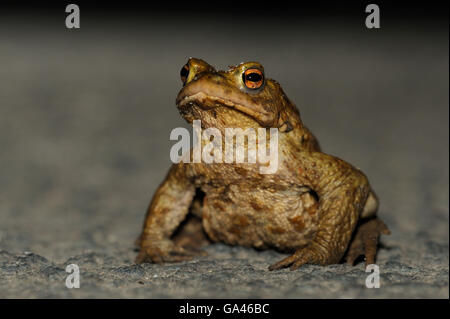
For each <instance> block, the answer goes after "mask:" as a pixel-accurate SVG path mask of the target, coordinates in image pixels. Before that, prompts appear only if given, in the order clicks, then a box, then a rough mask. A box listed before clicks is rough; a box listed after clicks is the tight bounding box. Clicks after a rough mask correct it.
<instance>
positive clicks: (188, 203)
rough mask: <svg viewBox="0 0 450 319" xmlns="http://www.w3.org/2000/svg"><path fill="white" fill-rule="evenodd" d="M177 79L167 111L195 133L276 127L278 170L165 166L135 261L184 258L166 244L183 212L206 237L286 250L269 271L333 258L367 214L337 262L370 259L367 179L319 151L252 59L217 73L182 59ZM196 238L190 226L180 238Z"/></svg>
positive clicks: (374, 226) (380, 229)
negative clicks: (197, 127)
mask: <svg viewBox="0 0 450 319" xmlns="http://www.w3.org/2000/svg"><path fill="white" fill-rule="evenodd" d="M181 76H182V80H183V82H184V87H183V89H182V90H181V91H180V93H179V95H178V97H177V105H178V108H179V110H180V113H181V114H182V116H183V117H184V118H185V119H186V120H187V121H188V122H192V121H193V120H201V123H202V128H203V129H207V128H217V129H219V130H220V132H222V134H223V135H224V131H225V128H241V129H243V130H245V129H248V128H251V129H258V128H278V132H279V134H278V167H277V168H278V169H277V170H276V172H275V173H271V174H261V171H260V170H259V168H260V166H261V165H264V164H262V163H260V162H259V161H257V162H256V163H213V164H207V163H203V162H202V163H184V162H180V163H178V164H174V165H173V166H172V168H171V170H170V171H169V174H168V176H167V177H166V180H165V181H164V182H163V183H162V184H161V186H160V187H159V189H158V190H157V192H156V194H155V196H154V198H153V200H152V203H151V204H150V207H149V210H148V213H147V218H146V222H145V224H144V230H143V232H142V235H141V237H140V241H139V244H140V246H141V251H140V254H139V255H138V258H137V261H138V262H144V261H153V262H165V261H167V262H170V261H181V260H185V259H188V258H191V256H192V255H193V254H194V252H193V251H192V250H189V249H188V248H187V246H188V245H183V243H187V242H190V241H189V240H186V239H185V240H181V241H178V240H177V241H176V242H174V241H173V240H172V239H173V235H174V233H175V231H176V230H177V229H178V228H179V226H180V224H181V223H182V222H183V220H185V219H186V216H187V214H188V212H189V211H191V212H192V213H193V214H196V215H197V216H199V217H200V218H201V220H202V228H203V230H204V231H205V232H206V234H207V235H208V237H209V238H210V239H211V240H213V241H222V242H225V243H228V244H232V245H244V246H253V247H256V248H276V249H278V250H281V251H287V252H293V255H291V256H290V257H287V258H285V259H283V260H282V261H280V262H279V263H277V264H275V265H273V266H271V269H278V268H282V267H286V266H289V265H291V268H292V269H295V268H297V267H299V266H301V265H302V264H305V263H317V264H330V263H336V262H339V260H340V259H341V258H342V256H343V255H344V253H345V251H346V250H347V247H348V245H349V242H350V240H351V237H352V234H353V233H354V230H355V228H356V227H357V224H358V220H360V219H361V218H366V217H372V219H371V220H369V222H366V223H365V224H362V225H360V226H359V228H358V231H357V232H356V234H355V236H354V237H355V238H354V239H353V241H352V244H351V245H350V249H349V252H348V258H347V259H348V260H349V262H351V263H353V261H354V260H355V259H356V258H357V257H358V256H359V255H361V254H365V255H366V257H367V261H368V262H370V263H372V262H373V259H374V257H375V252H376V244H377V239H378V236H379V234H380V233H387V232H388V230H387V228H386V227H385V226H384V224H383V223H382V222H381V221H380V220H379V219H377V218H374V214H375V211H376V209H377V206H378V201H377V199H376V197H375V195H374V194H373V192H372V191H371V188H370V186H369V183H368V181H367V178H366V177H365V175H364V174H363V173H362V172H361V171H359V170H358V169H356V168H354V167H353V166H351V165H350V164H348V163H346V162H344V161H342V160H340V159H338V158H336V157H332V156H329V155H326V154H324V153H322V152H321V151H320V148H319V145H318V143H317V141H316V139H315V138H314V136H313V135H312V134H311V133H310V131H309V130H308V129H307V128H306V127H305V126H304V125H303V123H302V121H301V119H300V115H299V113H298V111H297V109H296V107H295V106H294V105H293V104H292V103H291V102H290V100H289V99H288V98H287V97H286V95H285V94H284V92H283V91H282V89H281V87H280V85H279V84H278V83H277V82H276V81H273V80H270V79H265V78H264V70H263V68H262V66H261V65H260V64H259V63H256V62H249V63H242V64H240V65H238V66H236V67H232V68H230V69H229V70H228V71H225V72H224V71H216V70H215V69H214V68H213V67H211V66H210V65H209V64H207V63H206V62H204V61H202V60H199V59H190V60H189V62H188V64H186V66H185V67H184V68H183V69H182V72H181ZM207 142H209V141H205V140H203V141H202V143H204V144H205V143H207ZM266 142H267V143H269V140H267V141H266ZM246 147H247V144H246ZM199 192H200V193H201V194H202V196H201V197H199V196H198V194H199ZM196 194H197V196H196ZM185 228H186V229H188V228H189V226H188V225H185ZM192 230H193V231H192ZM201 232H202V230H201V229H200V228H195V227H191V232H190V233H189V232H186V234H185V235H184V236H185V237H186V236H187V237H189V236H191V237H195V236H197V235H198V234H199V233H201Z"/></svg>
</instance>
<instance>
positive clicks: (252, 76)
mask: <svg viewBox="0 0 450 319" xmlns="http://www.w3.org/2000/svg"><path fill="white" fill-rule="evenodd" d="M242 81H244V84H245V86H246V87H248V88H249V89H259V88H260V87H261V86H262V85H263V83H264V75H263V73H262V72H261V71H260V70H258V69H248V70H245V72H244V73H243V74H242Z"/></svg>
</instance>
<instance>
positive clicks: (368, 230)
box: [346, 217, 391, 265]
mask: <svg viewBox="0 0 450 319" xmlns="http://www.w3.org/2000/svg"><path fill="white" fill-rule="evenodd" d="M390 233H391V232H390V231H389V229H388V228H387V226H386V224H385V223H383V221H382V220H381V219H379V218H376V217H375V218H372V219H369V220H368V221H364V222H363V223H362V224H360V225H359V226H358V227H357V228H356V233H355V236H354V238H353V240H352V241H351V242H350V246H349V248H348V252H347V256H346V261H347V264H349V265H353V264H354V263H355V261H356V260H357V259H358V257H359V256H362V255H364V256H365V259H366V265H370V264H374V263H375V256H376V254H377V247H378V239H379V237H380V235H381V234H384V235H389V234H390Z"/></svg>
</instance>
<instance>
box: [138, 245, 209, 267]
mask: <svg viewBox="0 0 450 319" xmlns="http://www.w3.org/2000/svg"><path fill="white" fill-rule="evenodd" d="M204 254H205V253H204V252H203V251H201V250H189V249H186V248H183V247H181V246H177V245H175V244H174V243H173V242H172V241H170V240H164V241H159V242H152V244H151V245H145V243H144V244H143V245H142V247H141V250H140V252H139V254H138V256H137V257H136V263H137V264H141V263H146V262H153V263H157V264H162V263H165V262H168V263H170V262H181V261H188V260H191V259H193V258H194V257H196V256H199V255H204Z"/></svg>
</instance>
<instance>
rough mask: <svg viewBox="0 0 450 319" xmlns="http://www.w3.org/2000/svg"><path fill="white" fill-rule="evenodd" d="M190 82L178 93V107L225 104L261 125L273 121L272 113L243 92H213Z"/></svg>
mask: <svg viewBox="0 0 450 319" xmlns="http://www.w3.org/2000/svg"><path fill="white" fill-rule="evenodd" d="M192 84H194V83H192ZM192 84H191V85H189V86H186V87H185V88H183V89H182V90H181V92H180V93H179V94H178V96H177V100H176V103H177V105H178V108H179V109H185V108H187V107H192V106H194V105H197V106H199V107H201V108H203V109H211V108H215V107H220V106H225V107H229V108H232V109H235V110H238V111H240V112H242V113H244V114H246V115H248V116H250V117H252V118H253V119H254V120H256V121H257V122H258V123H259V124H261V125H262V126H266V127H269V126H272V125H273V124H274V122H275V116H274V114H272V113H269V112H267V111H266V110H265V109H264V107H263V106H262V105H260V104H258V103H254V102H253V101H251V100H250V98H248V97H247V96H246V95H245V94H243V93H240V92H238V93H236V92H233V91H232V90H230V89H228V90H227V89H220V90H219V91H224V92H214V93H213V92H211V91H213V90H212V89H211V88H208V87H207V88H200V87H199V86H197V85H192ZM238 101H239V102H238Z"/></svg>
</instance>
